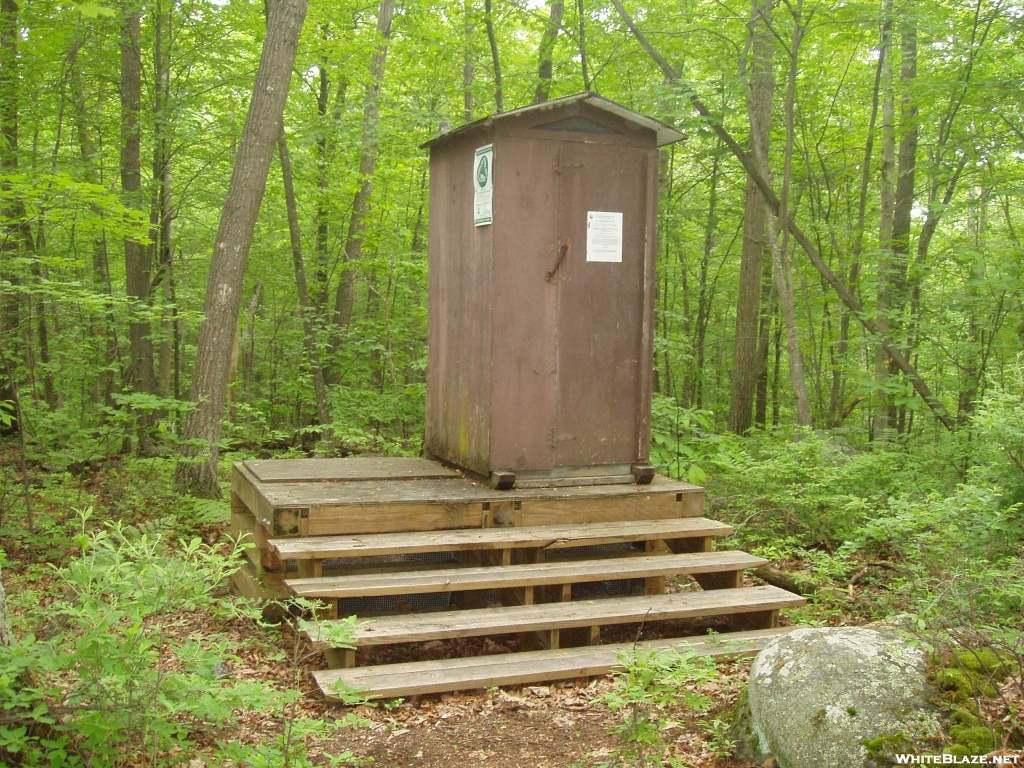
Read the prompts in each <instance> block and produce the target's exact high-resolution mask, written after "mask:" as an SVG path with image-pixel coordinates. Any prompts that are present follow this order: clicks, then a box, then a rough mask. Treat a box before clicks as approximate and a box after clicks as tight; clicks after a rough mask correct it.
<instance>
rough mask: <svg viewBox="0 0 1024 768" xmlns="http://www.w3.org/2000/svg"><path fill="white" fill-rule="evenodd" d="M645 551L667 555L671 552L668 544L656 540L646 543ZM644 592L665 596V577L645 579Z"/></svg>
mask: <svg viewBox="0 0 1024 768" xmlns="http://www.w3.org/2000/svg"><path fill="white" fill-rule="evenodd" d="M644 544H645V547H644V549H645V550H646V551H647V553H648V554H651V555H654V554H663V553H664V554H667V553H668V552H669V548H668V544H666V543H665V542H664V541H662V540H661V539H655V540H654V541H647V542H644ZM644 592H645V593H646V594H648V595H663V594H665V577H664V576H650V577H648V578H646V579H644Z"/></svg>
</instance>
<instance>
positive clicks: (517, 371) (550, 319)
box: [424, 93, 682, 487]
mask: <svg viewBox="0 0 1024 768" xmlns="http://www.w3.org/2000/svg"><path fill="white" fill-rule="evenodd" d="M681 138H682V134H680V133H679V132H678V131H676V130H675V129H673V128H671V127H670V126H668V125H665V124H664V123H661V122H659V121H657V120H653V119H651V118H649V117H645V116H644V115H641V114H638V113H636V112H633V111H632V110H629V109H627V108H626V107H623V106H621V105H620V104H616V103H615V102H612V101H609V100H607V99H604V98H601V97H599V96H596V95H594V94H590V93H583V94H579V95H576V96H569V97H566V98H562V99H556V100H554V101H549V102H547V103H545V104H538V105H534V106H530V107H524V108H522V109H516V110H512V111H509V112H504V113H501V114H496V115H491V116H490V117H486V118H484V119H482V120H478V121H476V122H473V123H469V124H468V125H464V126H462V127H460V128H457V129H455V130H452V131H450V132H448V133H444V134H442V135H440V136H438V137H437V138H436V139H434V140H432V141H429V142H427V143H426V144H425V145H424V146H425V147H429V150H430V253H429V308H428V358H427V411H426V430H425V443H424V446H425V450H426V452H427V454H428V455H431V456H433V457H435V458H438V459H440V460H442V461H445V462H448V463H450V464H454V465H456V466H459V467H462V468H465V469H467V470H470V471H471V472H474V473H476V474H478V475H482V476H485V477H487V478H489V479H490V480H491V482H492V483H493V484H494V485H496V486H497V487H511V485H512V484H513V483H514V484H516V485H518V486H520V487H523V486H528V485H538V484H566V483H579V484H585V483H598V482H601V483H603V482H616V481H618V482H633V481H634V480H635V481H637V482H645V481H649V479H650V477H651V476H652V475H653V470H652V469H651V468H650V467H647V463H648V461H649V444H650V421H651V379H652V355H653V334H654V325H653V323H654V290H655V278H654V269H655V257H656V238H655V221H656V214H657V207H658V201H657V194H658V147H661V146H664V145H666V144H669V143H671V142H674V141H678V140H679V139H681Z"/></svg>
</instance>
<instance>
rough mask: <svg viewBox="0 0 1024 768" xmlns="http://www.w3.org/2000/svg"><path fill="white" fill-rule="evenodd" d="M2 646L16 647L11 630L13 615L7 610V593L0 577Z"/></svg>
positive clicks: (0, 637)
mask: <svg viewBox="0 0 1024 768" xmlns="http://www.w3.org/2000/svg"><path fill="white" fill-rule="evenodd" d="M0 645H3V646H6V647H10V646H12V645H14V631H13V630H12V629H11V613H10V611H8V610H7V592H5V591H4V582H3V580H2V577H0Z"/></svg>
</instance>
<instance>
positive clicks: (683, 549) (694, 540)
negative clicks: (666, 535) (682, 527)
mask: <svg viewBox="0 0 1024 768" xmlns="http://www.w3.org/2000/svg"><path fill="white" fill-rule="evenodd" d="M711 542H712V539H711V537H710V536H694V537H691V538H686V539H669V540H668V541H666V544H668V548H669V549H671V550H672V551H673V552H674V553H675V554H677V555H682V554H685V553H688V552H710V551H711Z"/></svg>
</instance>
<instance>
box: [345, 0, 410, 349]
mask: <svg viewBox="0 0 1024 768" xmlns="http://www.w3.org/2000/svg"><path fill="white" fill-rule="evenodd" d="M394 16H395V0H381V3H380V10H379V11H378V12H377V45H376V49H375V50H374V52H373V57H372V58H371V59H370V80H369V82H368V83H367V84H366V98H365V100H364V102H363V131H362V144H361V148H360V153H359V191H358V192H356V197H355V200H353V201H352V214H351V216H350V217H349V223H348V236H347V237H346V238H345V271H344V272H342V275H341V283H340V284H339V285H338V292H337V294H336V296H335V302H334V324H335V326H337V327H338V328H339V329H344V328H348V324H349V323H350V322H351V320H352V305H353V303H354V302H355V289H356V273H355V266H356V263H357V262H358V261H359V260H360V258H362V255H363V233H364V232H365V231H366V221H365V219H366V214H367V212H368V211H369V210H370V195H372V194H373V173H374V170H376V168H377V152H378V150H379V147H380V137H379V126H378V120H379V119H380V91H381V87H382V85H383V82H384V66H385V65H386V64H387V59H388V42H389V41H390V40H391V22H392V20H393V19H394Z"/></svg>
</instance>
